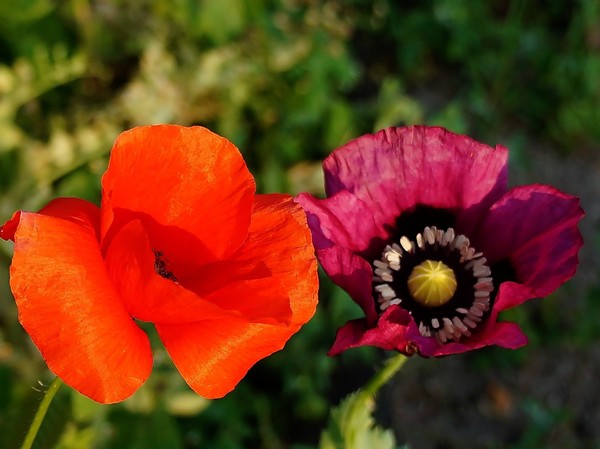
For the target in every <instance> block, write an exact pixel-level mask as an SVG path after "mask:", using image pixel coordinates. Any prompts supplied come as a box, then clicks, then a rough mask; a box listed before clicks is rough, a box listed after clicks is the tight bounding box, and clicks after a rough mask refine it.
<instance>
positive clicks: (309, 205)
mask: <svg viewBox="0 0 600 449" xmlns="http://www.w3.org/2000/svg"><path fill="white" fill-rule="evenodd" d="M346 199H349V200H352V199H356V197H354V196H353V195H351V194H350V193H348V192H340V193H339V194H338V195H336V196H335V197H333V198H328V199H325V200H319V199H316V198H313V197H312V196H310V195H308V194H300V195H298V196H297V197H296V201H297V202H298V203H299V204H300V205H301V206H302V207H303V208H304V210H305V211H306V216H307V220H308V225H309V227H310V229H311V230H312V240H313V244H314V246H315V250H316V253H317V258H318V260H319V263H320V264H321V266H322V267H323V269H324V270H325V272H326V273H327V275H328V276H329V277H330V278H331V280H332V281H333V282H334V283H335V284H337V285H338V286H340V287H341V288H342V289H344V290H345V291H346V292H347V293H348V294H349V295H350V297H351V298H352V299H353V300H354V301H355V302H356V303H357V304H358V305H359V306H360V307H361V308H362V309H363V311H364V312H365V315H366V317H367V320H368V321H369V323H371V324H373V323H375V321H377V311H376V310H375V303H374V301H373V296H372V291H371V282H372V280H373V270H372V268H371V266H370V265H369V264H368V263H367V262H366V261H365V260H364V259H363V258H361V257H360V256H358V255H357V254H355V253H354V252H353V250H354V251H357V252H358V251H361V250H363V249H366V248H367V247H368V245H369V242H368V241H365V242H362V243H361V242H360V237H359V236H355V234H349V233H347V231H346V228H345V226H344V225H343V224H342V223H341V222H340V220H339V219H338V217H337V215H338V214H337V213H336V211H337V206H339V205H341V206H342V208H344V201H345V200H346ZM357 201H358V202H360V200H357ZM348 209H349V210H352V208H351V207H350V206H349V207H348ZM353 210H354V211H355V214H354V215H352V218H351V219H352V220H353V221H357V222H358V221H361V220H362V221H363V224H362V226H363V228H365V227H368V226H370V225H373V221H372V220H370V218H369V214H368V211H365V213H362V214H361V213H358V212H356V208H355V209H353ZM375 228H376V224H375V225H373V226H372V229H371V230H368V231H365V232H364V233H363V235H364V236H368V235H370V232H373V231H374V229H375Z"/></svg>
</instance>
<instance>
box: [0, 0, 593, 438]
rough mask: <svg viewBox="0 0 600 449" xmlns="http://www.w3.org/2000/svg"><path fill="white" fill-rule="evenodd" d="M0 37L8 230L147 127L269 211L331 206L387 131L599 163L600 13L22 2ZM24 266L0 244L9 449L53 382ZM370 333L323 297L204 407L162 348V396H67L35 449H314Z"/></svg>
mask: <svg viewBox="0 0 600 449" xmlns="http://www.w3.org/2000/svg"><path fill="white" fill-rule="evenodd" d="M0 23H1V24H2V26H1V27H0V219H1V220H5V219H7V218H8V217H10V215H11V214H12V212H13V211H15V210H17V209H28V210H36V209H38V208H39V207H41V206H42V205H43V204H44V203H45V202H47V201H48V200H49V199H51V198H53V197H56V196H78V197H83V198H86V199H89V200H91V201H95V202H98V200H99V195H100V177H101V175H102V173H103V171H104V170H105V168H106V161H107V155H108V152H109V151H110V148H111V145H112V142H113V141H114V139H115V138H116V136H117V135H118V134H119V132H121V131H123V130H125V129H128V128H130V127H132V126H134V125H138V124H149V123H165V122H168V123H177V124H182V125H191V124H202V125H204V126H207V127H209V128H211V129H213V130H214V131H216V132H218V133H220V134H222V135H224V136H226V137H227V138H229V139H230V140H232V141H234V142H235V143H236V145H238V147H239V148H240V149H241V151H242V152H243V153H244V156H245V158H246V160H247V161H248V164H249V165H250V167H251V170H252V171H253V173H254V174H255V176H256V178H257V182H258V185H259V189H260V190H261V191H263V192H271V191H286V192H290V193H297V192H299V191H311V192H313V193H317V194H319V193H321V192H322V191H321V189H322V187H321V184H322V179H321V172H320V163H319V161H320V160H322V158H323V157H325V156H326V155H327V154H328V153H329V152H330V151H331V150H333V149H334V148H335V147H337V146H339V145H341V144H343V143H345V142H347V141H348V140H349V139H351V138H353V137H356V136H358V135H360V134H363V133H366V132H372V131H375V130H377V129H380V128H382V127H385V126H390V125H398V124H412V123H428V124H438V125H442V126H446V127H448V128H450V129H452V130H454V131H457V132H466V133H469V134H470V135H472V136H473V137H475V138H478V139H480V140H483V141H486V142H489V143H493V144H495V143H497V142H498V141H500V139H502V140H507V141H510V142H514V143H518V145H516V147H517V148H516V150H519V149H520V148H523V147H524V146H526V144H527V143H529V142H530V141H532V140H533V139H535V140H536V141H542V142H545V143H547V144H548V145H551V146H552V147H553V148H555V149H556V151H558V152H560V153H563V154H575V153H585V152H589V151H591V149H592V148H594V147H596V148H597V147H598V145H600V127H599V126H598V123H600V107H599V105H600V83H599V82H598V80H600V28H599V27H598V23H600V3H599V2H598V1H594V0H592V1H586V0H574V1H572V2H563V1H560V0H550V1H545V2H542V1H541V0H533V1H509V0H504V1H500V0H493V1H489V2H476V1H469V0H422V1H402V2H398V1H394V0H374V1H366V0H350V1H342V0H324V1H317V0H279V1H276V0H254V1H250V0H202V1H199V0H173V1H167V0H139V1H137V2H128V1H125V0H63V1H52V0H14V1H12V2H1V3H0ZM519 154H520V153H519V152H518V151H517V152H516V153H514V154H513V158H514V160H515V161H517V162H519V161H522V160H524V159H522V158H519ZM10 254H11V249H10V245H9V244H6V243H2V244H0V258H1V259H0V263H1V267H0V268H1V270H0V281H1V284H0V285H1V288H0V296H1V298H2V301H0V447H7V448H8V447H15V444H16V443H15V442H16V441H19V438H20V437H21V436H22V433H23V432H24V426H25V425H26V423H28V420H29V419H30V418H29V417H30V416H31V415H32V413H33V411H34V409H35V401H36V400H39V396H40V394H39V393H38V392H37V391H35V390H31V386H35V385H37V384H36V382H37V379H43V380H44V381H47V380H48V373H47V370H46V368H45V365H44V363H43V362H42V361H41V359H40V358H39V355H38V354H37V352H36V350H35V348H34V347H33V346H32V344H31V343H30V341H29V339H28V337H27V336H26V334H25V333H24V331H23V330H22V329H21V328H20V326H19V325H18V321H17V318H16V310H15V307H14V303H13V302H12V301H10V300H8V298H10V292H9V290H8V279H7V271H8V265H9V263H10ZM597 296H598V294H597V292H593V293H590V298H592V297H594V298H596V297H597ZM592 302H593V301H591V300H590V303H592ZM544 304H549V305H547V306H546V305H544V306H543V308H541V309H531V310H528V311H525V312H520V311H519V312H515V313H516V314H517V315H518V314H521V315H519V316H513V317H512V318H514V319H517V320H519V321H520V322H521V323H522V324H523V326H524V327H526V328H527V329H528V331H529V333H530V335H532V336H533V338H532V339H533V341H534V344H535V342H537V343H538V344H542V343H543V342H541V341H540V340H541V338H538V337H537V336H540V335H542V333H543V332H546V331H547V329H550V328H551V329H554V332H557V331H556V329H557V327H558V328H560V327H561V326H562V329H561V330H569V329H571V330H572V328H569V323H567V324H565V323H563V322H559V321H560V316H559V315H560V314H557V312H556V311H553V310H552V307H553V305H552V304H553V303H552V302H549V303H544ZM595 307H596V308H597V305H596V306H595ZM540 310H542V312H540ZM580 312H581V313H582V314H583V313H584V312H583V311H580ZM535 314H538V315H539V316H534V315H535ZM356 316H359V312H358V309H357V308H356V307H355V306H354V305H353V304H352V303H351V301H349V300H348V299H347V298H346V297H345V294H344V293H342V292H340V291H339V290H337V289H334V288H333V286H332V285H331V284H330V283H328V281H327V280H326V279H323V287H322V301H321V304H320V307H319V311H318V313H317V315H316V316H315V318H314V320H313V321H311V322H310V323H309V324H308V325H307V326H306V327H305V328H303V329H302V331H301V332H300V333H299V335H297V336H296V337H294V338H293V339H292V340H291V341H290V343H289V344H288V345H287V347H286V348H285V350H284V351H282V352H280V353H278V354H276V355H274V356H273V357H271V358H269V359H267V360H264V361H262V362H260V363H259V364H258V365H257V366H256V367H255V368H254V369H253V370H252V371H251V372H250V374H249V375H248V377H247V378H246V379H245V380H244V381H243V382H242V384H241V385H240V386H239V387H238V388H237V389H236V391H235V392H234V393H232V394H230V395H229V396H227V397H226V398H225V399H223V400H219V401H212V402H210V401H206V400H204V399H202V398H198V397H197V396H195V395H193V394H192V393H190V392H189V390H188V389H187V387H186V386H185V385H184V383H183V381H182V380H181V379H180V377H179V376H178V374H177V373H176V371H175V370H174V368H173V366H172V365H171V364H170V361H169V360H168V357H167V356H166V354H165V352H164V350H162V349H160V348H157V352H156V365H157V369H156V370H155V373H153V376H152V378H151V380H150V381H149V382H148V384H147V385H145V386H144V387H143V388H142V390H140V391H139V392H138V393H136V395H135V396H134V397H133V398H132V399H130V400H128V401H126V402H125V403H123V404H120V405H115V406H111V407H105V406H100V405H98V404H95V403H92V402H91V401H89V400H87V399H86V398H82V397H81V396H80V395H78V394H77V393H71V392H67V391H64V392H62V393H61V395H62V396H61V397H60V398H58V399H60V400H59V401H57V405H56V406H53V407H52V409H51V415H50V416H49V417H48V421H47V422H48V424H47V425H46V427H47V429H46V431H45V432H42V434H41V436H40V439H39V441H38V442H36V446H35V447H37V448H44V447H46V448H49V447H54V446H55V445H56V446H55V447H58V448H61V449H76V448H89V447H93V448H106V449H109V448H121V447H128V448H148V449H152V448H166V447H168V448H199V447H214V448H220V449H229V448H239V447H257V448H258V447H260V448H269V449H279V448H293V447H296V448H300V447H311V445H313V446H314V445H315V444H316V442H317V440H318V436H319V434H320V431H321V429H322V428H323V425H324V423H325V422H326V417H327V414H328V412H329V407H330V405H331V404H332V403H337V401H338V400H339V398H340V397H341V396H343V395H345V394H347V393H349V392H350V391H352V390H353V389H355V388H356V387H358V386H359V385H361V384H362V383H363V381H364V380H365V379H366V378H367V377H368V376H369V374H370V373H371V372H372V370H373V369H374V367H375V366H377V363H378V361H379V360H380V355H379V353H377V352H376V351H372V350H369V349H367V348H365V349H364V350H363V349H361V350H360V351H354V352H352V351H350V352H349V353H348V354H344V355H343V356H341V357H340V358H337V359H329V358H327V357H326V356H325V353H326V351H327V348H328V345H329V344H330V343H331V341H332V340H333V336H334V332H335V329H336V328H337V326H339V325H340V324H342V323H343V322H345V321H346V320H348V319H350V318H353V317H356ZM557 322H558V324H557ZM587 323H590V324H588V325H585V326H582V327H578V329H579V331H578V333H576V334H572V335H573V337H572V339H573V340H574V341H576V342H577V343H579V344H587V343H589V342H590V341H591V339H592V338H597V336H598V331H597V327H596V326H595V323H593V324H592V323H591V322H590V321H589V320H588V321H587ZM551 332H552V331H551ZM544 335H546V333H544ZM544 338H546V337H544ZM488 354H489V353H488ZM493 354H495V353H494V352H492V355H493ZM481 357H484V358H485V357H486V356H485V355H483V356H481ZM508 357H512V355H511V356H508ZM515 363H519V362H518V361H516V362H515ZM484 365H485V362H484ZM532 410H533V409H532ZM532 413H533V412H532ZM544 419H545V418H544ZM549 419H550V421H548V422H551V421H552V419H556V418H554V417H552V416H551V417H550V418H549ZM561 419H562V418H561ZM525 437H526V438H530V439H532V440H536V438H537V436H536V435H533V434H527V435H526V436H525ZM525 437H524V438H525ZM294 444H295V445H294ZM518 447H524V446H522V445H521V446H518Z"/></svg>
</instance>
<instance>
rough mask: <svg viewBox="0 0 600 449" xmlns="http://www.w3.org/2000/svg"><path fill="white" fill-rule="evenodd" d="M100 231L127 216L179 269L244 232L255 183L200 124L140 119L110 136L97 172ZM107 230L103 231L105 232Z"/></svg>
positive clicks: (227, 246) (228, 147)
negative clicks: (99, 178)
mask: <svg viewBox="0 0 600 449" xmlns="http://www.w3.org/2000/svg"><path fill="white" fill-rule="evenodd" d="M102 187H103V196H102V214H103V215H102V234H103V238H104V239H106V240H107V241H106V242H103V248H104V249H105V248H106V245H107V244H108V243H109V240H110V238H112V235H111V234H110V233H109V229H110V228H111V227H112V228H113V229H112V230H111V232H116V231H117V230H118V228H119V227H120V226H121V225H122V224H124V223H127V222H128V221H130V220H132V219H140V220H142V222H143V223H144V227H145V228H146V230H147V232H148V234H149V237H150V241H151V242H152V244H153V245H154V247H156V248H158V249H163V248H166V247H169V248H171V252H172V254H170V257H171V259H172V260H173V261H174V267H175V269H176V270H177V271H178V272H179V273H180V275H183V274H184V273H186V272H188V271H193V270H194V269H196V268H197V267H199V266H201V265H203V264H205V263H209V262H212V261H215V260H221V259H223V258H226V257H227V256H229V255H231V254H232V253H233V252H234V251H236V250H237V249H238V248H239V247H240V246H241V244H242V243H243V242H244V240H245V239H246V236H247V234H248V226H249V224H250V214H251V210H252V204H253V198H254V192H255V184H254V179H253V178H252V175H251V174H250V172H249V171H248V169H247V167H246V164H245V163H244V160H243V158H242V156H241V154H240V153H239V151H238V150H237V148H236V147H235V146H234V145H233V144H232V143H231V142H229V141H228V140H227V139H225V138H223V137H220V136H218V135H217V134H214V133H212V132H211V131H209V130H207V129H205V128H202V127H197V126H196V127H190V128H187V127H181V126H175V125H156V126H142V127H138V128H134V129H132V130H130V131H126V132H124V133H122V134H121V135H120V136H119V137H118V138H117V140H116V142H115V144H114V146H113V149H112V152H111V156H110V161H109V166H108V170H107V172H106V173H105V174H104V177H103V178H102ZM107 234H108V235H107Z"/></svg>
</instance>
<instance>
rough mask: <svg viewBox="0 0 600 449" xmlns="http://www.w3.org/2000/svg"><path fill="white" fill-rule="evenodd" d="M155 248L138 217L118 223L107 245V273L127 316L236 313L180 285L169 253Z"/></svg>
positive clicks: (178, 318)
mask: <svg viewBox="0 0 600 449" xmlns="http://www.w3.org/2000/svg"><path fill="white" fill-rule="evenodd" d="M156 251H161V252H162V250H161V249H154V250H153V248H151V246H150V242H149V240H148V236H147V234H146V232H145V229H144V226H143V225H142V222H141V221H140V220H132V221H130V222H129V223H127V224H126V225H124V226H122V227H121V228H120V229H119V231H118V232H117V233H116V235H115V236H114V237H113V239H112V240H111V243H110V245H109V247H108V249H107V252H106V257H105V262H106V268H107V270H108V274H109V276H110V278H111V280H112V281H113V283H114V285H115V287H116V289H117V291H118V292H119V294H120V295H121V297H122V298H123V301H124V302H125V305H126V308H127V311H128V313H129V314H130V315H131V316H133V317H135V318H136V319H138V320H141V321H149V322H153V323H157V322H160V323H179V322H190V321H197V320H200V319H211V318H212V319H218V318H223V317H228V316H231V315H239V313H238V312H236V311H235V310H233V311H226V310H224V309H222V308H221V307H219V306H217V305H215V304H214V303H212V302H210V301H206V300H205V299H204V298H202V297H200V296H198V295H197V294H196V293H195V292H193V291H190V290H188V289H186V288H184V287H183V286H182V285H180V284H179V283H178V280H177V276H178V273H177V272H175V273H174V274H173V272H171V271H170V270H171V265H170V253H168V252H166V253H164V254H162V255H161V256H160V257H157V252H156ZM160 261H162V262H163V263H165V265H164V266H163V267H162V270H161V268H160V267H159V266H158V265H157V264H159V263H160ZM159 271H161V272H162V275H161V274H159ZM167 272H170V273H171V277H169V276H167V274H166V273H167ZM164 276H167V277H164Z"/></svg>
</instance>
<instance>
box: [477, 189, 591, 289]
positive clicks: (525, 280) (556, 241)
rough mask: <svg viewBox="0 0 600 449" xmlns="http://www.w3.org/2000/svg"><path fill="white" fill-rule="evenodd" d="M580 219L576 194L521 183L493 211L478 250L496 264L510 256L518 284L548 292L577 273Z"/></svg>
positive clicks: (482, 228)
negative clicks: (574, 195)
mask: <svg viewBox="0 0 600 449" xmlns="http://www.w3.org/2000/svg"><path fill="white" fill-rule="evenodd" d="M581 217H583V211H582V210H581V208H580V207H579V200H578V199H577V198H575V197H573V196H570V195H566V194H564V193H562V192H559V191H558V190H556V189H554V188H553V187H550V186H542V185H530V186H523V187H517V188H515V189H512V190H511V191H509V192H508V193H507V194H506V195H505V196H504V197H503V198H502V199H501V200H500V201H498V202H497V203H496V204H494V206H493V207H492V208H491V209H490V211H489V214H488V215H487V217H486V218H485V221H484V222H483V223H482V226H481V228H480V233H479V234H478V236H477V245H478V246H477V248H478V249H479V248H481V250H482V251H483V252H484V254H485V255H486V257H487V258H488V259H489V260H491V261H492V262H496V261H499V260H502V259H504V258H508V259H509V260H510V261H511V263H512V265H513V267H514V268H515V271H516V276H517V281H518V282H519V283H522V284H524V285H526V286H527V287H530V288H534V289H535V292H536V294H537V296H541V297H543V296H547V295H549V294H550V293H551V292H553V291H554V290H555V289H556V288H558V287H559V286H560V285H561V284H562V283H564V282H566V281H567V280H568V279H570V278H571V277H572V276H573V275H574V274H575V271H576V269H577V265H578V252H579V249H580V248H581V245H582V244H583V241H582V238H581V234H580V233H579V230H578V229H577V223H578V222H579V220H580V219H581Z"/></svg>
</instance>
